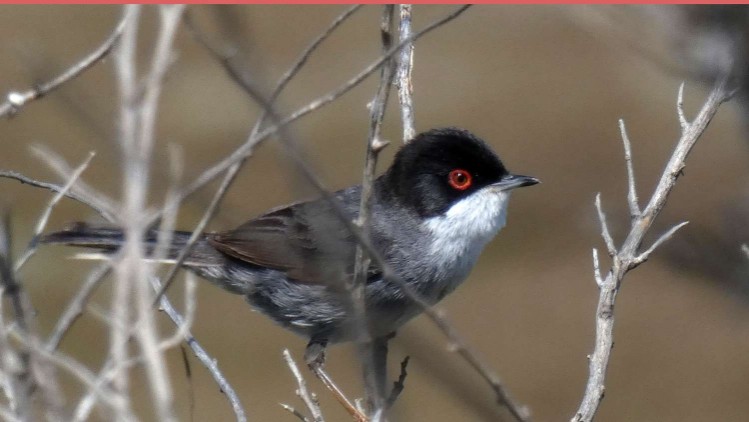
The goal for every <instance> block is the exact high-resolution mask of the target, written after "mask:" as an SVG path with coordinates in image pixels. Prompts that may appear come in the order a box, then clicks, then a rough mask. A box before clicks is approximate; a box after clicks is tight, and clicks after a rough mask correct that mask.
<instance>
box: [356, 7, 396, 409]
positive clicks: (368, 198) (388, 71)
mask: <svg viewBox="0 0 749 422" xmlns="http://www.w3.org/2000/svg"><path fill="white" fill-rule="evenodd" d="M393 11H394V6H393V5H385V6H384V8H383V13H382V19H381V22H380V37H381V39H382V50H383V51H384V52H387V51H388V50H389V49H390V48H391V44H392V31H393ZM393 65H394V62H393V60H392V59H391V60H388V61H387V62H386V63H385V65H384V66H383V67H382V68H381V69H380V84H379V87H378V88H377V93H376V94H375V97H374V98H373V99H372V102H371V103H370V123H369V137H368V142H367V153H366V158H365V161H364V172H363V175H362V190H361V199H360V203H359V218H358V219H357V222H356V224H357V226H358V227H359V228H360V230H361V231H362V233H363V234H364V236H366V237H367V238H368V237H369V219H370V211H371V206H372V186H373V183H374V180H375V169H376V167H377V157H378V156H379V151H380V150H381V149H382V147H381V145H382V144H383V141H382V140H381V131H382V120H383V118H384V117H385V108H386V107H387V102H388V97H389V95H390V85H391V84H392V82H393ZM355 256H356V258H355V261H354V278H353V280H351V281H350V282H349V283H348V286H347V287H348V289H349V293H350V295H351V304H352V309H353V318H354V322H355V326H356V328H357V332H358V334H359V337H358V338H357V345H358V347H359V354H360V357H361V362H362V370H363V371H364V386H365V390H366V400H367V402H368V403H367V404H368V406H369V407H370V409H369V410H370V412H371V413H375V412H377V411H379V410H380V409H382V408H383V407H384V406H385V402H384V400H385V386H386V385H387V347H385V349H384V350H385V351H384V353H385V356H384V357H383V356H379V358H378V356H377V353H378V351H379V352H382V348H379V347H376V343H377V341H376V340H375V341H373V340H372V338H371V336H370V333H369V328H368V324H367V315H366V307H367V305H366V297H365V287H366V286H365V285H366V280H367V273H368V271H369V267H370V263H371V258H370V257H369V255H368V254H367V253H366V251H365V250H364V248H363V247H362V246H361V245H356V255H355ZM383 365H384V366H383Z"/></svg>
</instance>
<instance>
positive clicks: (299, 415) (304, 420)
mask: <svg viewBox="0 0 749 422" xmlns="http://www.w3.org/2000/svg"><path fill="white" fill-rule="evenodd" d="M278 404H279V405H280V406H281V407H282V408H283V409H284V410H286V411H287V412H289V413H291V414H292V415H294V416H296V417H297V419H299V420H300V421H302V422H310V420H309V419H308V418H307V417H306V416H304V415H303V414H302V413H301V412H300V411H298V410H296V409H295V408H293V407H291V406H289V405H288V404H286V403H278Z"/></svg>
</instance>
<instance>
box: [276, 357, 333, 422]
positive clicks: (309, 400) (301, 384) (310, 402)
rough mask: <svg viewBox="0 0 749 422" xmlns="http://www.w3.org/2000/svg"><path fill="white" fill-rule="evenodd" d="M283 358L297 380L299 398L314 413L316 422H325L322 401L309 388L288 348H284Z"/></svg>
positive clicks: (313, 416) (311, 413) (313, 417)
mask: <svg viewBox="0 0 749 422" xmlns="http://www.w3.org/2000/svg"><path fill="white" fill-rule="evenodd" d="M283 360H284V361H286V366H288V367H289V370H290V371H291V374H292V375H293V376H294V379H295V380H296V385H297V390H296V395H297V396H299V398H300V399H302V401H303V402H304V405H305V406H307V410H309V412H310V415H312V420H313V421H314V422H324V421H325V419H324V418H323V415H322V410H321V409H320V403H319V402H318V401H317V398H316V397H315V395H314V394H313V393H311V392H310V391H309V389H307V381H305V380H304V377H303V376H302V372H301V371H299V367H298V366H297V364H296V362H294V358H292V357H291V353H290V352H289V350H288V349H284V350H283ZM302 420H306V418H302Z"/></svg>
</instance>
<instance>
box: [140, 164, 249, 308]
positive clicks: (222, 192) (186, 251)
mask: <svg viewBox="0 0 749 422" xmlns="http://www.w3.org/2000/svg"><path fill="white" fill-rule="evenodd" d="M238 166H239V164H235V165H234V167H232V168H230V169H229V170H227V172H226V175H225V176H224V180H223V181H222V182H221V186H219V188H218V190H217V191H216V193H215V194H214V195H213V199H211V203H210V204H209V205H208V208H206V210H205V212H204V213H203V217H201V219H200V221H199V222H198V224H197V225H196V226H195V227H194V228H193V231H192V233H191V234H190V238H189V239H188V240H187V243H185V246H183V247H182V249H181V250H180V251H179V255H177V260H176V262H175V264H174V265H173V266H172V267H171V268H170V269H169V272H168V273H167V275H166V276H165V277H164V284H163V286H162V287H161V289H160V290H159V291H158V292H157V293H156V297H155V299H154V302H153V304H154V306H156V305H157V304H158V303H159V302H160V301H161V298H162V297H163V296H164V294H165V293H166V291H167V289H169V286H171V284H172V283H173V282H174V279H175V276H176V275H177V272H178V271H179V270H180V269H181V268H182V264H183V263H184V262H185V260H186V259H187V257H188V256H189V255H190V252H191V251H192V248H193V247H194V246H195V242H197V241H198V239H200V238H201V237H202V236H203V231H204V230H205V228H206V226H208V223H209V222H210V221H211V219H212V218H213V216H214V215H215V214H216V211H217V210H218V205H219V203H221V199H223V197H224V196H226V192H227V191H228V190H229V186H230V185H231V183H232V182H233V181H234V177H235V176H236V174H237V170H238V168H237V167H238Z"/></svg>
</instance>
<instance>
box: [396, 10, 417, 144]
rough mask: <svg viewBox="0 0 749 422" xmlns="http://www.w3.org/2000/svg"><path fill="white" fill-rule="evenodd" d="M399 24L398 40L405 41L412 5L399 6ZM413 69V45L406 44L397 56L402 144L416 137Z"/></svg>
mask: <svg viewBox="0 0 749 422" xmlns="http://www.w3.org/2000/svg"><path fill="white" fill-rule="evenodd" d="M398 8H399V10H400V23H399V25H398V28H399V29H398V39H399V40H406V39H408V38H410V37H411V10H412V8H413V5H410V4H401V5H399V6H398ZM413 67H414V45H413V43H409V44H407V45H406V46H405V47H404V48H403V49H402V50H401V51H400V54H399V55H398V76H397V77H396V81H397V84H398V99H399V100H400V105H401V121H402V123H403V142H404V143H405V142H408V141H410V140H411V139H413V137H414V136H416V129H415V125H414V102H413V92H414V87H413V79H412V78H411V74H412V73H413Z"/></svg>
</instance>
